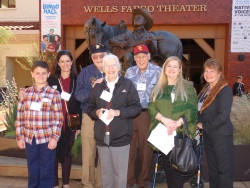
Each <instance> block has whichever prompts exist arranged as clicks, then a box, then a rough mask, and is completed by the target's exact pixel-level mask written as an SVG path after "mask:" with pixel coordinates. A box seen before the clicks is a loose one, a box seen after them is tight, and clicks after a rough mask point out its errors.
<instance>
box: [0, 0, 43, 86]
mask: <svg viewBox="0 0 250 188" xmlns="http://www.w3.org/2000/svg"><path fill="white" fill-rule="evenodd" d="M0 27H1V28H5V29H8V30H10V31H11V32H12V33H13V34H14V38H12V39H11V40H10V41H8V43H7V44H4V46H2V49H3V48H4V52H2V53H1V54H0V70H1V78H0V87H4V86H5V79H7V80H12V78H13V77H14V78H15V81H16V83H17V86H18V87H25V86H29V85H31V84H32V79H31V74H30V71H25V70H24V69H23V68H21V66H20V65H19V64H18V63H17V62H16V60H18V61H19V62H21V63H23V64H25V62H24V59H25V57H28V56H33V55H34V50H35V49H34V48H35V47H36V44H39V1H34V0H2V1H0ZM0 49H1V46H0Z"/></svg>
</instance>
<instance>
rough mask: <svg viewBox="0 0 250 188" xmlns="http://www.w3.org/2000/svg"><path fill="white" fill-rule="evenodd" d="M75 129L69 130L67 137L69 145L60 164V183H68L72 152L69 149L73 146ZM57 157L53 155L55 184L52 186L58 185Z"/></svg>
mask: <svg viewBox="0 0 250 188" xmlns="http://www.w3.org/2000/svg"><path fill="white" fill-rule="evenodd" d="M75 133H76V132H75V131H72V132H71V135H70V139H69V147H70V151H69V153H68V154H67V155H65V159H64V163H62V164H61V167H62V183H63V185H67V184H69V177H70V171H71V165H72V154H71V149H72V147H73V144H74V141H75ZM58 163H59V161H58V157H57V156H56V157H55V171H54V177H55V184H54V186H58V185H59V181H58Z"/></svg>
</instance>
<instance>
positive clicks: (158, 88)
mask: <svg viewBox="0 0 250 188" xmlns="http://www.w3.org/2000/svg"><path fill="white" fill-rule="evenodd" d="M170 61H177V62H178V63H179V68H180V73H179V75H178V77H177V82H176V85H175V96H176V97H175V100H177V99H181V100H182V101H184V100H187V99H188V96H187V93H186V91H185V88H184V83H185V82H189V81H187V80H185V79H184V78H183V75H182V61H181V60H180V59H179V58H178V57H176V56H170V57H168V58H167V59H166V61H165V62H164V64H163V66H162V70H161V74H160V77H159V80H158V82H157V84H156V85H155V87H154V88H153V90H152V92H151V96H150V100H151V101H155V99H156V97H157V96H158V95H159V96H162V94H163V89H164V88H165V87H166V85H167V84H168V77H167V75H166V73H165V70H166V67H167V65H168V63H169V62H170Z"/></svg>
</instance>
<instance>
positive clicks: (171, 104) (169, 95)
mask: <svg viewBox="0 0 250 188" xmlns="http://www.w3.org/2000/svg"><path fill="white" fill-rule="evenodd" d="M150 99H151V101H150V103H149V106H148V112H149V116H150V120H151V125H150V130H149V131H150V132H151V131H152V130H153V129H154V128H155V127H156V126H157V124H158V123H162V124H163V125H164V126H166V127H167V129H168V133H166V134H169V135H170V134H172V133H173V131H175V130H176V131H177V132H179V131H180V126H181V125H182V124H184V121H183V118H182V117H185V118H186V120H187V122H188V125H189V131H190V133H191V134H192V135H194V133H195V123H196V122H197V95H196V91H195V89H194V87H193V84H192V83H191V82H190V81H188V80H185V79H184V78H183V75H182V61H181V60H180V59H179V58H178V57H176V56H171V57H169V58H167V60H166V61H165V63H164V64H163V66H162V71H161V74H160V77H159V80H158V82H157V84H156V85H155V87H154V89H153V90H152V93H151V98H150ZM166 144H167V143H166ZM152 147H153V146H152ZM153 149H156V150H157V148H154V147H153ZM169 154H170V153H169ZM169 154H168V155H165V154H162V161H163V166H164V171H165V174H166V180H167V185H168V188H182V187H183V185H184V182H185V178H184V177H181V176H179V175H177V174H175V173H174V172H173V171H172V169H171V167H170V163H169Z"/></svg>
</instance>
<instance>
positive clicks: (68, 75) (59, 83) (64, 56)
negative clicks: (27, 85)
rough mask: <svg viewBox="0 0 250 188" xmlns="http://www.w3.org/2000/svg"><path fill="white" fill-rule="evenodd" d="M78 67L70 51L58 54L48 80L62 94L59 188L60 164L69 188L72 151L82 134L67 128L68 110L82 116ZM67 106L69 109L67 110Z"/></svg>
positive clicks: (58, 151)
mask: <svg viewBox="0 0 250 188" xmlns="http://www.w3.org/2000/svg"><path fill="white" fill-rule="evenodd" d="M76 75H77V71H76V66H75V63H74V61H73V57H72V55H71V53H70V52H69V51H68V50H61V51H59V52H58V55H57V57H56V63H55V70H54V72H53V74H52V75H51V76H50V77H49V78H48V80H47V81H48V83H49V85H50V86H51V87H53V88H54V89H56V90H58V91H59V92H60V93H61V98H62V109H63V114H64V118H65V119H64V124H63V127H62V132H61V137H60V140H59V142H58V145H57V148H56V150H57V151H56V152H57V157H56V159H55V187H58V185H59V182H58V162H60V163H61V165H62V181H63V187H64V188H69V177H70V171H71V164H72V155H71V149H72V146H73V144H74V139H75V136H76V135H78V134H79V133H80V130H79V129H80V127H78V128H77V129H78V130H71V129H70V128H69V127H68V126H67V110H68V113H69V114H79V115H81V110H80V103H79V102H78V101H77V100H76V98H75V97H74V96H75V94H74V93H75V88H76ZM66 105H67V108H66Z"/></svg>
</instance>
